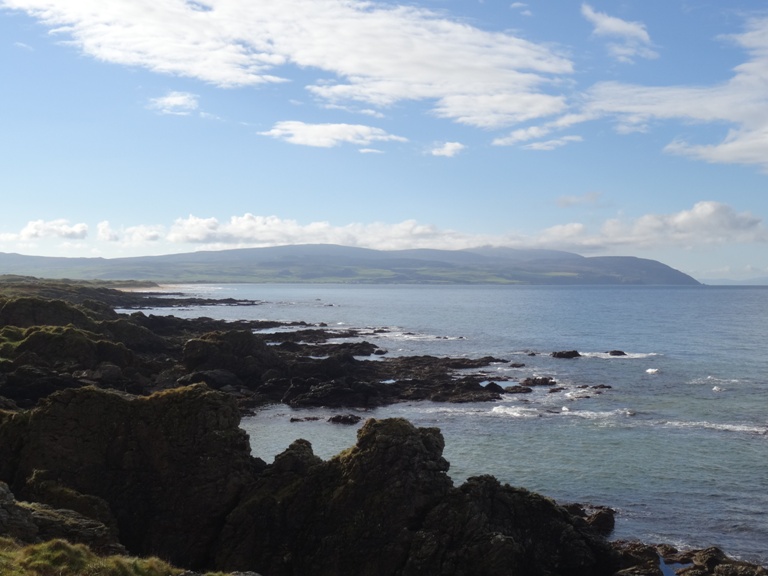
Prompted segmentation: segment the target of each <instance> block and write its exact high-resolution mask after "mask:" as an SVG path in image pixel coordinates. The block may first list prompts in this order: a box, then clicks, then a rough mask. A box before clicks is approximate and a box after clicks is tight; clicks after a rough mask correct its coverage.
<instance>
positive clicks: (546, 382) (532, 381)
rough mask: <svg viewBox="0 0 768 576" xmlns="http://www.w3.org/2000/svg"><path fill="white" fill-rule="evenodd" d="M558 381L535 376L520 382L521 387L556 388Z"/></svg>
mask: <svg viewBox="0 0 768 576" xmlns="http://www.w3.org/2000/svg"><path fill="white" fill-rule="evenodd" d="M556 384H557V380H555V379H554V378H550V377H549V376H534V377H530V378H526V379H525V380H523V381H522V382H520V385H521V386H555V385H556Z"/></svg>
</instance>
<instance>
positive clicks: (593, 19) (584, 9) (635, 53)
mask: <svg viewBox="0 0 768 576" xmlns="http://www.w3.org/2000/svg"><path fill="white" fill-rule="evenodd" d="M581 14H582V15H583V16H584V18H586V19H587V20H589V22H590V23H591V24H592V25H593V26H594V29H593V32H592V33H593V34H594V35H595V36H606V37H609V38H618V39H620V41H621V42H620V43H617V42H612V43H609V44H608V50H609V52H610V53H611V55H612V56H613V57H614V58H616V59H617V60H619V61H621V62H632V60H633V58H635V57H641V58H657V57H658V53H657V52H655V51H654V50H653V49H652V48H651V46H652V42H651V37H650V36H649V35H648V31H647V30H646V29H645V25H644V24H642V23H640V22H628V21H626V20H622V19H621V18H616V17H615V16H609V15H608V14H605V13H604V12H598V11H596V10H595V9H594V8H592V6H590V5H589V4H582V5H581Z"/></svg>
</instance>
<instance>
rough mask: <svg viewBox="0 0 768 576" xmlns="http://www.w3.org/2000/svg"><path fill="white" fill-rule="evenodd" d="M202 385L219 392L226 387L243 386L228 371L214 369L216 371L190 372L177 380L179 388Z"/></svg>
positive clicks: (240, 381)
mask: <svg viewBox="0 0 768 576" xmlns="http://www.w3.org/2000/svg"><path fill="white" fill-rule="evenodd" d="M201 382H202V383H203V384H206V385H208V387H210V388H213V389H214V390H221V389H222V388H226V387H228V386H231V387H235V388H239V387H241V386H243V381H242V380H240V378H238V377H237V376H235V375H234V374H233V373H232V372H230V371H229V370H224V369H216V370H202V371H200V372H192V373H190V374H186V375H184V376H182V377H181V378H179V379H178V380H177V383H178V384H179V386H189V385H190V384H198V383H201Z"/></svg>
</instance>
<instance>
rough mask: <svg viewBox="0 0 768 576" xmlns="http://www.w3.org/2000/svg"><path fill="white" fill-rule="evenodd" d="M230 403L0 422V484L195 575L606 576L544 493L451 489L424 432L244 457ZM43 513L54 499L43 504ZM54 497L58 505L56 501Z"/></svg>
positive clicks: (119, 400)
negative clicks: (322, 454) (328, 452)
mask: <svg viewBox="0 0 768 576" xmlns="http://www.w3.org/2000/svg"><path fill="white" fill-rule="evenodd" d="M238 423H239V416H238V411H237V407H236V404H235V402H234V401H233V400H232V399H231V398H230V397H229V396H227V395H225V394H221V393H218V392H214V391H211V390H209V389H208V388H206V387H205V386H203V385H196V386H190V387H187V388H182V389H177V390H172V391H169V392H164V393H159V394H155V395H152V396H149V397H143V398H138V397H133V396H128V395H125V394H118V393H115V392H109V391H103V390H98V389H95V388H80V389H70V390H64V391H61V392H58V393H56V394H53V395H52V396H50V397H49V398H48V399H46V400H45V401H44V402H43V403H42V404H41V405H40V406H38V407H37V408H35V409H33V410H30V411H26V412H15V413H0V480H3V481H6V482H8V483H9V484H10V485H11V487H12V489H13V491H14V493H15V494H16V495H18V496H19V497H20V498H26V499H37V500H38V501H43V503H48V502H45V500H46V499H54V496H55V495H56V494H61V493H62V491H65V492H66V494H67V495H68V499H67V501H68V502H69V505H70V506H71V507H73V508H78V507H79V508H80V509H79V510H78V512H79V513H80V514H84V515H86V516H88V514H91V515H95V511H97V510H98V511H99V515H100V516H101V517H100V518H99V519H100V520H101V521H106V522H107V523H109V519H108V518H106V519H105V518H104V512H103V509H102V508H100V507H99V506H97V505H96V504H94V503H99V502H103V503H105V505H106V507H107V508H108V510H109V511H111V514H112V515H113V517H114V519H115V521H116V524H117V526H118V528H119V532H120V541H121V542H122V544H124V545H125V546H126V547H127V548H128V550H129V551H130V552H132V553H135V554H155V555H159V556H161V557H164V558H167V559H169V560H172V561H173V562H175V563H177V564H180V565H183V566H188V567H193V568H203V567H204V568H216V569H240V570H246V569H247V570H256V571H259V572H261V573H263V574H266V575H283V574H285V575H288V574H310V573H311V574H329V575H330V574H334V575H338V574H368V575H379V574H380V575H382V576H383V575H385V574H386V575H392V574H509V573H515V574H531V575H533V574H549V573H557V574H609V573H611V572H612V569H613V567H614V564H613V558H614V556H613V554H612V553H611V552H610V550H609V548H608V546H607V544H605V543H604V542H603V541H602V540H601V539H599V538H598V537H596V536H595V535H594V534H592V533H590V532H589V530H588V529H587V528H586V525H585V524H584V523H583V521H581V520H579V519H577V518H575V517H573V516H571V515H570V514H568V513H567V512H565V511H564V510H563V509H562V508H560V507H558V506H556V505H555V504H554V503H553V502H551V501H550V500H548V499H546V498H542V497H540V496H537V495H534V494H530V493H528V492H526V491H524V490H518V489H514V488H511V487H509V486H501V485H500V484H499V483H498V482H497V481H496V480H494V479H492V478H488V477H481V478H476V479H472V480H470V481H469V482H467V483H466V484H465V485H464V486H462V487H460V488H455V487H453V484H452V482H451V480H450V478H449V477H448V475H447V470H448V463H447V462H446V461H445V459H444V458H443V457H442V450H443V438H442V435H441V434H440V432H439V431H438V430H437V429H418V428H415V427H414V426H413V425H411V424H410V423H408V422H407V421H404V420H399V419H393V420H369V421H368V422H367V423H366V424H365V425H364V426H363V427H362V429H361V430H360V432H359V436H358V441H357V444H356V445H355V446H354V447H352V448H350V449H348V450H347V451H345V452H343V453H341V454H339V455H338V456H336V457H334V458H332V459H331V460H329V461H323V460H321V459H319V458H317V457H316V456H315V455H314V454H313V453H312V448H311V445H310V444H309V442H307V441H305V440H298V441H296V442H294V444H293V445H291V446H290V447H289V448H288V450H286V451H285V452H284V453H283V454H281V455H279V456H278V457H277V458H276V459H275V462H274V463H273V464H271V465H269V466H267V465H265V464H264V463H263V462H261V461H260V460H257V459H254V458H252V457H251V456H250V448H249V445H248V439H247V436H246V435H245V433H244V432H243V431H242V430H240V429H239V428H238ZM52 504H54V505H55V504H56V503H52ZM59 504H60V502H59Z"/></svg>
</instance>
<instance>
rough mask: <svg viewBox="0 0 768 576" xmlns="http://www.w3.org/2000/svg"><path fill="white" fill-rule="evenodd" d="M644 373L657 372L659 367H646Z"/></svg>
mask: <svg viewBox="0 0 768 576" xmlns="http://www.w3.org/2000/svg"><path fill="white" fill-rule="evenodd" d="M645 373H646V374H658V373H659V369H658V368H648V369H647V370H646V371H645Z"/></svg>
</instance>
